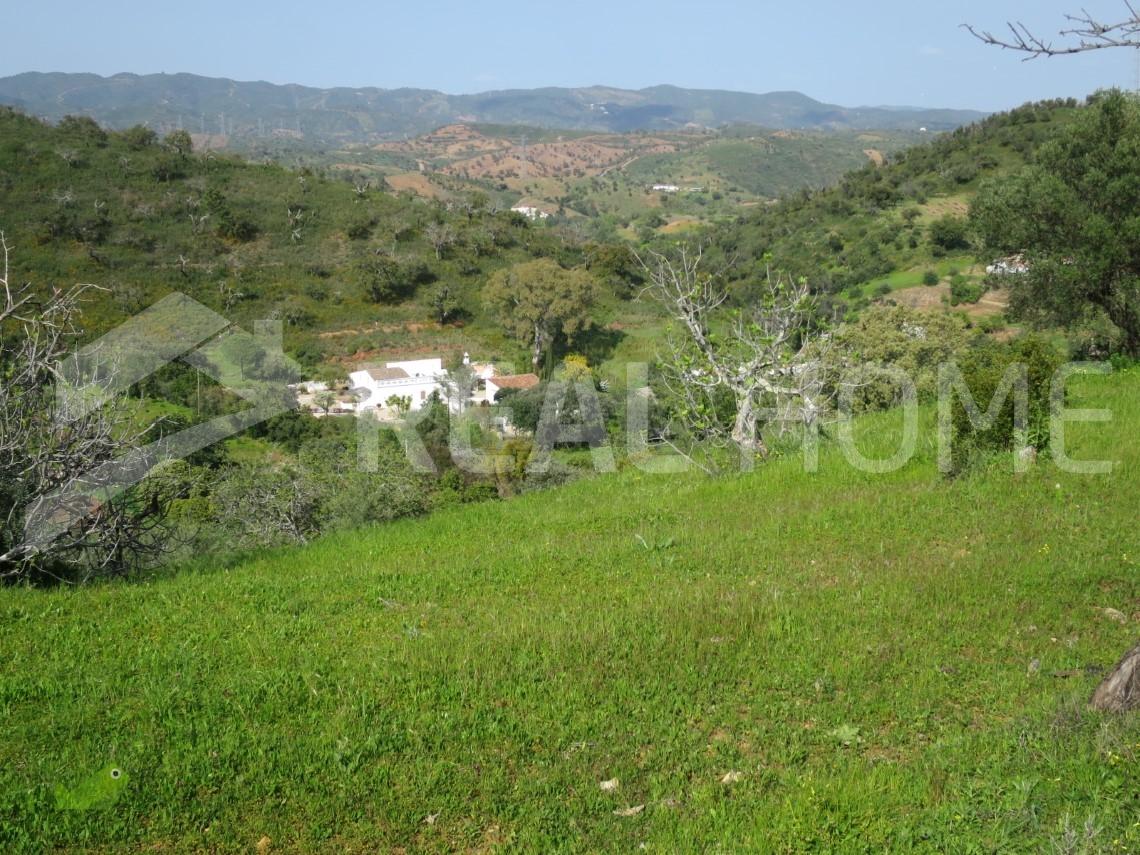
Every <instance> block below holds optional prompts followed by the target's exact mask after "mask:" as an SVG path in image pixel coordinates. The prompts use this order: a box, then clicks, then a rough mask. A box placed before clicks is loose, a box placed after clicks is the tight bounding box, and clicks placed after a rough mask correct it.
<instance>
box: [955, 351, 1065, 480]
mask: <svg viewBox="0 0 1140 855" xmlns="http://www.w3.org/2000/svg"><path fill="white" fill-rule="evenodd" d="M1062 362H1063V359H1062V355H1061V354H1060V353H1059V352H1058V351H1057V349H1056V348H1055V347H1053V346H1052V345H1051V344H1050V343H1049V342H1048V341H1046V340H1045V339H1044V338H1043V337H1041V336H1039V335H1028V336H1025V337H1024V338H1021V339H1018V340H1017V341H1016V342H1014V343H1013V344H999V343H998V342H995V341H993V340H992V339H988V338H982V339H978V340H977V341H975V343H974V346H973V347H971V348H970V349H969V351H968V352H967V353H966V354H965V355H964V356H963V358H962V359H961V360H959V368H960V370H961V372H962V378H963V379H964V380H965V382H966V385H967V386H968V387H969V389H970V393H971V394H972V395H973V397H974V401H975V402H976V403H977V405H978V408H979V409H980V410H981V411H982V413H983V415H984V413H985V411H986V410H987V409H988V408H989V404H990V401H992V400H993V398H994V393H995V392H996V391H997V390H998V388H999V387H1000V386H1001V383H1002V380H1003V378H1004V377H1005V374H1006V371H1007V370H1008V369H1009V367H1010V366H1011V365H1017V364H1022V365H1024V366H1025V370H1026V375H1027V379H1028V389H1029V396H1028V397H1029V408H1028V423H1027V424H1026V425H1025V427H1026V437H1025V441H1026V443H1027V445H1029V446H1031V447H1032V448H1034V449H1037V450H1041V449H1044V448H1045V447H1046V446H1047V445H1048V443H1049V403H1050V401H1049V398H1050V393H1051V390H1052V383H1053V375H1054V374H1055V373H1056V371H1057V369H1058V368H1059V367H1060V366H1061V364H1062ZM950 412H951V437H952V440H953V455H952V466H953V471H954V472H961V471H962V470H963V469H965V468H966V467H967V466H968V465H969V464H970V462H971V461H973V460H974V459H976V458H977V457H978V456H979V455H980V454H984V453H987V452H995V451H1008V450H1012V449H1013V445H1014V441H1015V439H1016V437H1015V433H1014V428H1015V424H1014V415H1015V408H1014V395H1013V393H1011V394H1010V395H1008V396H1007V399H1006V401H1005V402H1004V403H1003V404H1002V408H1001V410H1000V411H999V413H998V415H997V418H995V419H994V422H993V424H992V425H991V426H990V427H989V428H987V429H980V428H977V427H975V426H974V424H973V423H972V422H971V421H970V418H969V415H968V413H967V412H966V408H965V406H964V405H963V404H962V401H961V399H960V398H959V397H958V396H957V395H955V396H954V400H953V402H952V407H951V411H950Z"/></svg>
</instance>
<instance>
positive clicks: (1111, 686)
mask: <svg viewBox="0 0 1140 855" xmlns="http://www.w3.org/2000/svg"><path fill="white" fill-rule="evenodd" d="M1092 705H1093V708H1094V709H1098V710H1101V711H1103V712H1129V711H1131V710H1135V709H1140V644H1137V645H1136V646H1135V647H1133V648H1132V649H1131V650H1130V651H1128V653H1126V654H1125V655H1124V658H1123V659H1121V660H1120V664H1119V665H1117V666H1116V668H1114V669H1113V671H1112V673H1111V674H1109V675H1108V677H1106V678H1105V681H1104V682H1103V683H1101V684H1100V685H1099V686H1098V687H1097V690H1096V692H1095V693H1094V694H1093V696H1092Z"/></svg>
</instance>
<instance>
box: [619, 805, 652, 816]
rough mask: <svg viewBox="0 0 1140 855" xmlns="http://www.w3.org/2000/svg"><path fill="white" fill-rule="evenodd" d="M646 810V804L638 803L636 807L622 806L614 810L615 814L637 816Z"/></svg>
mask: <svg viewBox="0 0 1140 855" xmlns="http://www.w3.org/2000/svg"><path fill="white" fill-rule="evenodd" d="M643 810H645V805H637V806H636V807H627V808H620V809H618V810H615V811H614V816H637V815H638V814H639V813H641V812H642V811H643Z"/></svg>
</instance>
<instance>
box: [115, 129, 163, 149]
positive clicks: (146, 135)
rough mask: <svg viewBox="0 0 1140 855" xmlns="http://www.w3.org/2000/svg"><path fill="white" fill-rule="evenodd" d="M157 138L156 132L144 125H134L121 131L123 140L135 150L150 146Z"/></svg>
mask: <svg viewBox="0 0 1140 855" xmlns="http://www.w3.org/2000/svg"><path fill="white" fill-rule="evenodd" d="M157 140H158V134H156V133H155V132H154V131H152V130H151V129H150V128H148V127H146V126H145V125H135V126H134V127H130V128H127V129H126V130H125V131H123V141H124V142H126V144H127V145H128V146H129V147H130V148H132V149H134V150H135V151H142V150H143V149H145V148H150V147H151V146H152V145H154V144H155V142H156V141H157Z"/></svg>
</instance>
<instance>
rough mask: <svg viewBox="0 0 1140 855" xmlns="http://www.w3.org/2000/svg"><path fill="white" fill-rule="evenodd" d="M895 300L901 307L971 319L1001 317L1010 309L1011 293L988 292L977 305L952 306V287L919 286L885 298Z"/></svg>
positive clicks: (1001, 290)
mask: <svg viewBox="0 0 1140 855" xmlns="http://www.w3.org/2000/svg"><path fill="white" fill-rule="evenodd" d="M884 299H886V300H893V301H894V302H896V303H898V304H899V305H900V306H907V307H908V308H911V309H917V310H919V311H932V310H937V309H942V310H945V311H955V312H965V313H966V314H967V315H969V316H970V317H971V318H986V317H990V316H992V315H1000V314H1001V313H1002V312H1004V311H1005V310H1006V309H1007V308H1008V307H1009V292H1008V291H1005V290H1004V289H999V290H997V291H987V292H986V293H985V294H983V295H982V299H980V300H979V301H978V302H977V303H961V304H959V305H957V306H951V305H950V286H949V285H947V284H945V283H942V284H941V285H918V286H915V287H914V288H903V289H901V290H899V291H895V292H893V293H891V294H890V295H888V296H887V297H885V298H884Z"/></svg>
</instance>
